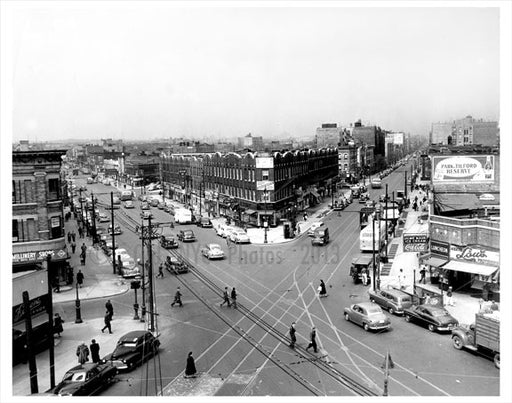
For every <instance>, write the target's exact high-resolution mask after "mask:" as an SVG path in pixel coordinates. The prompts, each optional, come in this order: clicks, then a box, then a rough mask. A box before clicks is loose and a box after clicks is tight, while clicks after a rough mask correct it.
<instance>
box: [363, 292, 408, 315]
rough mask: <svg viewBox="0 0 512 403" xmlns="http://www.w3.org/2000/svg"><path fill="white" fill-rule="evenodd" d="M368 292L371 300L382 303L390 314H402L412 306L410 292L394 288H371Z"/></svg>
mask: <svg viewBox="0 0 512 403" xmlns="http://www.w3.org/2000/svg"><path fill="white" fill-rule="evenodd" d="M368 294H369V295H370V301H371V302H375V303H376V304H378V305H380V306H381V307H382V308H383V309H386V310H387V311H388V312H389V313H390V314H397V315H401V314H403V313H404V309H405V308H410V307H411V305H412V297H411V296H410V295H409V294H407V293H405V292H403V291H400V290H396V289H394V288H390V289H387V290H372V289H370V290H369V291H368Z"/></svg>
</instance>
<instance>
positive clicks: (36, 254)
mask: <svg viewBox="0 0 512 403" xmlns="http://www.w3.org/2000/svg"><path fill="white" fill-rule="evenodd" d="M47 255H51V256H52V259H64V258H66V257H67V256H68V253H67V252H66V251H65V250H63V249H48V250H38V251H31V252H21V253H13V254H12V262H13V263H34V262H42V261H44V260H45V259H46V256H47Z"/></svg>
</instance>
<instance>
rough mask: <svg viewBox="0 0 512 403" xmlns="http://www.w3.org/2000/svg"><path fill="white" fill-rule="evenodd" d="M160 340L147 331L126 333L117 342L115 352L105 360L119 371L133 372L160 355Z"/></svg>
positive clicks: (104, 359) (104, 360)
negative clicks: (137, 367) (132, 370)
mask: <svg viewBox="0 0 512 403" xmlns="http://www.w3.org/2000/svg"><path fill="white" fill-rule="evenodd" d="M159 346H160V340H158V339H157V338H155V336H153V334H152V333H151V332H148V331H146V330H134V331H131V332H128V333H126V334H125V335H124V336H122V337H121V338H120V339H119V341H118V342H117V346H116V348H115V350H114V351H113V352H112V353H110V354H108V355H106V356H105V357H104V358H103V360H102V361H103V362H110V363H112V365H114V366H115V367H116V368H117V369H118V370H128V371H129V370H131V369H133V368H135V367H136V366H138V365H141V364H142V363H143V362H144V361H146V360H148V359H149V358H151V357H154V356H155V355H156V354H158V348H159Z"/></svg>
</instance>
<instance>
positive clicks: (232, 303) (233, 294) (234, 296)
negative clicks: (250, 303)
mask: <svg viewBox="0 0 512 403" xmlns="http://www.w3.org/2000/svg"><path fill="white" fill-rule="evenodd" d="M231 305H233V308H235V309H236V291H235V287H233V289H232V290H231Z"/></svg>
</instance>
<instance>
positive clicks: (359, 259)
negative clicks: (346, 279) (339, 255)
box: [349, 253, 373, 285]
mask: <svg viewBox="0 0 512 403" xmlns="http://www.w3.org/2000/svg"><path fill="white" fill-rule="evenodd" d="M372 264H373V256H372V255H371V254H367V253H359V254H358V255H357V256H355V257H354V258H352V264H351V266H350V273H349V274H350V276H351V277H352V279H353V280H354V284H357V283H360V282H361V283H363V285H368V284H370V282H371V280H370V273H371V268H372ZM363 274H366V277H365V276H364V275H363ZM365 280H366V282H365Z"/></svg>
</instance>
